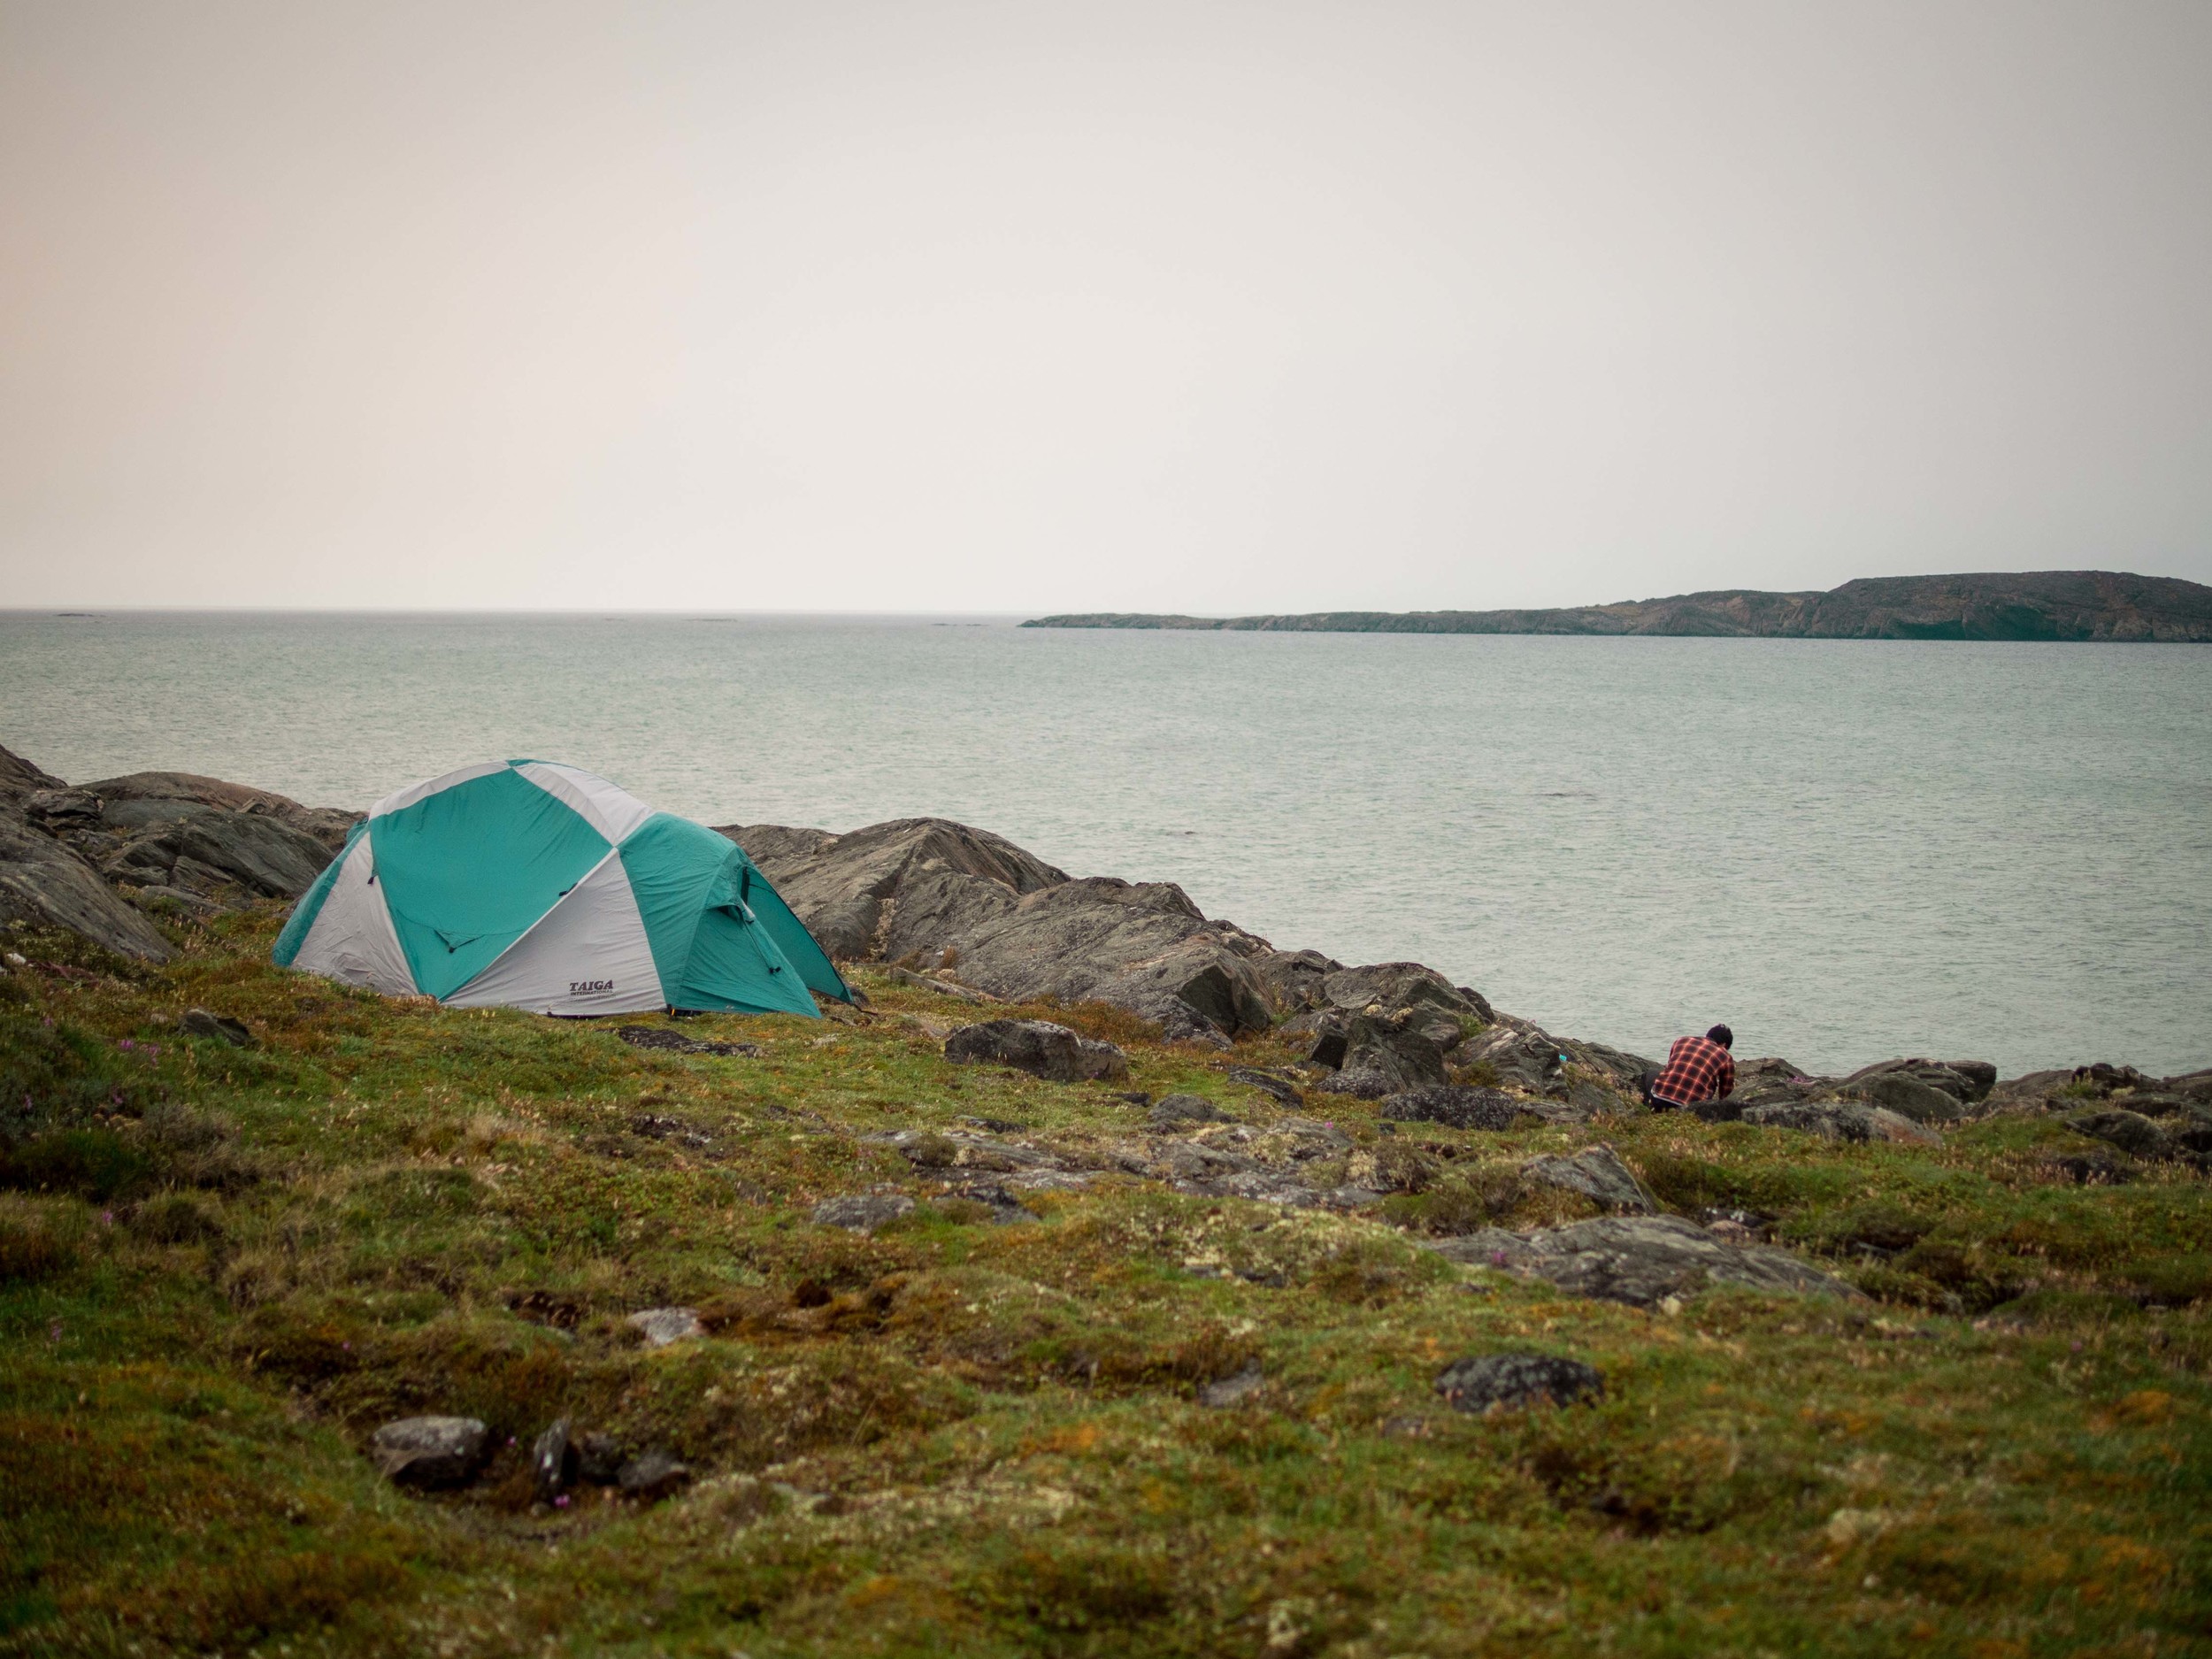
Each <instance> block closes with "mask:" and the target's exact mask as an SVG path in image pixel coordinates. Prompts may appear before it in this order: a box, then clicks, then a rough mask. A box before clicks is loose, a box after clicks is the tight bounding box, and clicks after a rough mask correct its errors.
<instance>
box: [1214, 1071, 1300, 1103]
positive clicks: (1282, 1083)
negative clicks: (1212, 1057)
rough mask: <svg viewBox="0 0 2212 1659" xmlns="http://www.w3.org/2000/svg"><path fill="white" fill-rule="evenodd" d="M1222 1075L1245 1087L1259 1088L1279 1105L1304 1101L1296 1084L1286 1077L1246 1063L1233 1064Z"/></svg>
mask: <svg viewBox="0 0 2212 1659" xmlns="http://www.w3.org/2000/svg"><path fill="white" fill-rule="evenodd" d="M1224 1075H1225V1076H1226V1077H1227V1078H1228V1079H1229V1081H1231V1082H1232V1083H1241V1084H1243V1085H1244V1086H1245V1087H1247V1088H1256V1089H1257V1090H1259V1092H1260V1093H1261V1094H1264V1095H1266V1096H1267V1097H1268V1098H1269V1099H1271V1100H1272V1101H1273V1102H1275V1103H1276V1104H1277V1105H1279V1106H1301V1105H1303V1104H1304V1103H1305V1097H1304V1095H1303V1094H1302V1093H1301V1092H1300V1090H1299V1087H1298V1085H1297V1084H1295V1083H1294V1082H1293V1081H1291V1079H1288V1078H1286V1077H1278V1076H1277V1075H1276V1074H1275V1073H1274V1072H1272V1071H1259V1070H1257V1069H1256V1068H1254V1067H1252V1066H1248V1065H1233V1066H1231V1067H1230V1068H1229V1070H1228V1071H1226V1072H1225V1073H1224Z"/></svg>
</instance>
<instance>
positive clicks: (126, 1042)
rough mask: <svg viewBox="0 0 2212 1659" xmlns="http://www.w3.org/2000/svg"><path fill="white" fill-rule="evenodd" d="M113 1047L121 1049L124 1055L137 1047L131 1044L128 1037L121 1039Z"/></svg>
mask: <svg viewBox="0 0 2212 1659" xmlns="http://www.w3.org/2000/svg"><path fill="white" fill-rule="evenodd" d="M115 1046H116V1047H117V1048H120V1049H122V1050H123V1051H124V1052H125V1053H128V1052H129V1051H130V1050H131V1049H133V1048H136V1047H138V1045H137V1044H136V1043H134V1042H133V1041H131V1040H130V1039H129V1038H128V1037H126V1038H124V1039H123V1040H122V1041H120V1042H119V1043H117V1044H116V1045H115Z"/></svg>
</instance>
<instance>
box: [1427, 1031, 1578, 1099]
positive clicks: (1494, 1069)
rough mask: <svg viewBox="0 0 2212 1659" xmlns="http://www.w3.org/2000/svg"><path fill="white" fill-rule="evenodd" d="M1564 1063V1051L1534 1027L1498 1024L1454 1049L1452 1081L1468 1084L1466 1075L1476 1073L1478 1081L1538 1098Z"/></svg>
mask: <svg viewBox="0 0 2212 1659" xmlns="http://www.w3.org/2000/svg"><path fill="white" fill-rule="evenodd" d="M1567 1059H1568V1055H1567V1052H1566V1049H1565V1048H1564V1047H1563V1045H1562V1044H1560V1043H1559V1042H1557V1041H1555V1040H1554V1039H1553V1038H1552V1037H1551V1036H1550V1035H1549V1034H1548V1033H1545V1032H1542V1031H1540V1030H1538V1029H1537V1028H1536V1027H1535V1026H1533V1025H1525V1024H1520V1023H1516V1024H1507V1023H1505V1022H1503V1021H1501V1022H1500V1023H1499V1024H1498V1025H1494V1026H1493V1027H1492V1028H1491V1029H1490V1030H1488V1031H1486V1032H1482V1033H1479V1034H1477V1035H1475V1036H1472V1037H1470V1038H1469V1039H1468V1040H1467V1041H1465V1042H1463V1043H1461V1044H1460V1045H1459V1047H1458V1048H1455V1049H1453V1050H1452V1056H1451V1069H1452V1072H1453V1076H1454V1080H1455V1081H1468V1080H1470V1079H1469V1078H1468V1076H1467V1074H1468V1073H1470V1072H1476V1073H1478V1075H1479V1079H1481V1080H1485V1081H1487V1082H1491V1083H1506V1084H1510V1085H1512V1086H1513V1087H1517V1088H1525V1089H1526V1090H1528V1091H1529V1092H1530V1093H1531V1094H1542V1093H1543V1092H1544V1090H1545V1088H1546V1087H1548V1085H1549V1084H1550V1083H1551V1082H1552V1081H1553V1079H1555V1078H1557V1077H1558V1075H1559V1073H1560V1071H1561V1069H1562V1068H1563V1066H1564V1065H1565V1064H1566V1062H1567ZM1443 1080H1444V1079H1441V1078H1439V1079H1437V1081H1439V1082H1442V1081H1443Z"/></svg>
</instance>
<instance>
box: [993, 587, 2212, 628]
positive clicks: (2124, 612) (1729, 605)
mask: <svg viewBox="0 0 2212 1659" xmlns="http://www.w3.org/2000/svg"><path fill="white" fill-rule="evenodd" d="M1022 626H1024V627H1031V628H1176V629H1201V630H1206V629H1212V630H1225V631H1231V632H1249V631H1257V632H1263V633H1290V634H1664V635H1672V636H1678V637H1717V638H1731V637H1735V638H1753V637H1755V638H1763V639H1785V640H2068V641H2108V642H2109V641H2126V642H2131V643H2133V642H2157V643H2165V644H2203V643H2206V642H2208V641H2212V588H2207V587H2205V586H2203V585H2202V584H2201V583H2198V582H2191V581H2183V580H2178V579H2177V578H2174V577H2167V576H2134V575H2130V574H2128V573H2126V572H2116V571H2031V572H2016V573H1987V574H1978V575H1958V576H1883V577H1863V578H1861V579H1860V580H1855V581H1848V582H1846V583H1844V584H1843V586H1842V587H1840V588H1832V589H1831V590H1829V591H1827V592H1824V593H1823V592H1807V593H1763V592H1760V591H1758V590H1755V589H1752V588H1722V589H1717V590H1715V591H1712V592H1709V593H1696V594H1677V595H1672V596H1671V597H1668V598H1663V599H1629V600H1622V601H1619V602H1618V603H1613V604H1604V605H1575V606H1569V607H1564V608H1562V609H1556V610H1534V611H1309V612H1305V613H1302V614H1298V615H1288V616H1250V617H1186V616H1163V615H1148V614H1145V613H1142V612H1133V611H1093V612H1087V613H1083V614H1077V615H1067V616H1056V617H1040V618H1037V619H1036V620H1034V621H1032V622H1025V623H1024V624H1023V625H1022Z"/></svg>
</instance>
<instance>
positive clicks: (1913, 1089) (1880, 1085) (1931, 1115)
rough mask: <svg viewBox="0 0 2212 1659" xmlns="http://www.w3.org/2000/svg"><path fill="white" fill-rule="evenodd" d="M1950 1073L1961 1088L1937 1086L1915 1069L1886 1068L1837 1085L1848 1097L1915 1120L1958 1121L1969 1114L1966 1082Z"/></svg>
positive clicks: (1846, 1098)
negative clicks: (1965, 1094) (1954, 1089)
mask: <svg viewBox="0 0 2212 1659" xmlns="http://www.w3.org/2000/svg"><path fill="white" fill-rule="evenodd" d="M1949 1075H1950V1078H1951V1079H1952V1081H1953V1082H1954V1083H1955V1086H1956V1089H1957V1091H1958V1092H1954V1091H1953V1090H1952V1089H1947V1088H1938V1087H1936V1086H1935V1085H1934V1084H1933V1083H1932V1082H1929V1081H1927V1080H1926V1079H1924V1077H1923V1076H1921V1075H1919V1074H1917V1073H1916V1072H1912V1071H1875V1072H1872V1073H1870V1074H1866V1075H1862V1076H1860V1077H1857V1078H1852V1079H1845V1080H1844V1081H1843V1082H1842V1083H1840V1084H1839V1085H1837V1087H1836V1093H1837V1094H1838V1095H1839V1096H1840V1097H1842V1098H1843V1099H1845V1100H1860V1101H1864V1102H1866V1103H1867V1104H1868V1105H1870V1106H1878V1107H1880V1108H1881V1109H1882V1110H1885V1111H1893V1112H1895V1113H1896V1114H1897V1115H1898V1116H1899V1117H1901V1118H1911V1119H1912V1120H1913V1122H1915V1123H1916V1124H1947V1123H1956V1122H1957V1121H1958V1120H1959V1119H1960V1118H1963V1117H1965V1116H1966V1102H1965V1096H1964V1090H1965V1088H1966V1087H1967V1086H1966V1083H1965V1079H1962V1078H1959V1077H1958V1076H1957V1074H1956V1073H1955V1072H1953V1073H1950V1074H1949Z"/></svg>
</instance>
